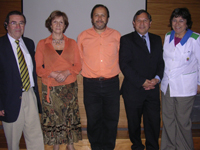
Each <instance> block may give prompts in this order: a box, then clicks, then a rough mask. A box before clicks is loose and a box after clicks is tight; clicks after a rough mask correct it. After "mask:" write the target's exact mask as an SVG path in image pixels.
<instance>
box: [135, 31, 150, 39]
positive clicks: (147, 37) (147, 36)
mask: <svg viewBox="0 0 200 150" xmlns="http://www.w3.org/2000/svg"><path fill="white" fill-rule="evenodd" d="M137 33H138V32H137ZM138 34H139V36H140V37H141V38H142V34H140V33H138ZM144 36H146V40H149V33H148V32H147V33H146V34H145V35H144Z"/></svg>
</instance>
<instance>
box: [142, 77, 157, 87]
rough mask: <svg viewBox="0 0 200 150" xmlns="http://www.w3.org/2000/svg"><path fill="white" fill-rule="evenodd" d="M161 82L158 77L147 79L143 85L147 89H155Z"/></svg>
mask: <svg viewBox="0 0 200 150" xmlns="http://www.w3.org/2000/svg"><path fill="white" fill-rule="evenodd" d="M158 82H159V80H158V79H156V78H154V79H151V80H148V79H146V81H145V82H144V84H143V85H142V86H143V88H144V89H145V90H151V89H155V85H156V84H157V83H158Z"/></svg>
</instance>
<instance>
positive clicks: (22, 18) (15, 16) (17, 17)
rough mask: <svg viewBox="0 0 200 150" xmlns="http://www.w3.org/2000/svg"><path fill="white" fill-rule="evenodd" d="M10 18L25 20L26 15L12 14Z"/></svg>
mask: <svg viewBox="0 0 200 150" xmlns="http://www.w3.org/2000/svg"><path fill="white" fill-rule="evenodd" d="M9 20H21V21H24V17H23V16H21V15H10V16H9Z"/></svg>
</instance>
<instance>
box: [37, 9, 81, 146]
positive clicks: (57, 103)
mask: <svg viewBox="0 0 200 150" xmlns="http://www.w3.org/2000/svg"><path fill="white" fill-rule="evenodd" d="M68 24H69V23H68V18H67V16H66V14H65V13H63V12H60V11H53V12H52V13H51V14H50V16H49V17H48V19H47V20H46V23H45V25H46V27H47V28H48V30H49V31H50V32H51V35H50V36H49V37H47V38H46V39H43V40H40V41H39V43H38V45H37V48H36V54H35V60H36V72H37V75H38V76H39V77H41V78H42V109H43V113H42V116H41V121H42V129H43V134H44V143H45V144H48V145H54V150H58V149H59V145H60V144H67V146H66V149H68V150H74V146H73V143H74V142H78V141H79V140H81V139H82V137H81V123H80V115H79V107H78V97H77V94H78V86H77V81H76V76H77V74H79V71H80V70H81V62H80V57H79V52H78V47H77V44H76V42H75V40H73V39H70V38H68V37H66V36H65V35H64V34H63V33H64V32H65V30H66V29H67V27H68Z"/></svg>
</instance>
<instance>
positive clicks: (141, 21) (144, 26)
mask: <svg viewBox="0 0 200 150" xmlns="http://www.w3.org/2000/svg"><path fill="white" fill-rule="evenodd" d="M133 25H134V28H135V30H136V31H137V32H138V33H139V34H141V35H145V34H146V33H147V32H148V30H149V28H150V26H151V21H150V20H149V18H148V15H147V14H146V13H141V14H140V15H138V16H137V17H136V18H135V21H133Z"/></svg>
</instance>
